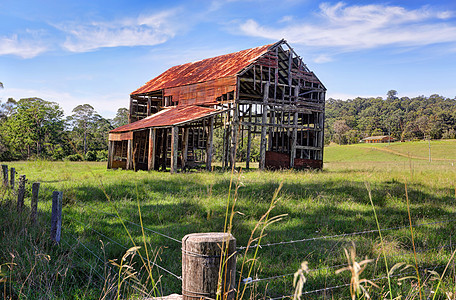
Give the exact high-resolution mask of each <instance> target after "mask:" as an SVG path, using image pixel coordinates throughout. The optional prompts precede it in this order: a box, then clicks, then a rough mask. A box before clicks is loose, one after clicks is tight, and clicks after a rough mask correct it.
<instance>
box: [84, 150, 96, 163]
mask: <svg viewBox="0 0 456 300" xmlns="http://www.w3.org/2000/svg"><path fill="white" fill-rule="evenodd" d="M85 160H87V161H96V160H97V151H95V150H90V151H87V153H86V155H85Z"/></svg>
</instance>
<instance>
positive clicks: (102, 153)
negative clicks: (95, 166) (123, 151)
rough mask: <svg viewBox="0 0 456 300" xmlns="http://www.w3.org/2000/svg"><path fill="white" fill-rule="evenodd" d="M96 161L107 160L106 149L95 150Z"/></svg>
mask: <svg viewBox="0 0 456 300" xmlns="http://www.w3.org/2000/svg"><path fill="white" fill-rule="evenodd" d="M97 161H108V150H99V151H97Z"/></svg>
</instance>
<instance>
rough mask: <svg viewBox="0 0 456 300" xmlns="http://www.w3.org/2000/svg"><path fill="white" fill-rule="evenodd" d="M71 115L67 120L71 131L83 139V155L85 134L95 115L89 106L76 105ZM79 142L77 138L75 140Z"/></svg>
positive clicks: (85, 140) (85, 149)
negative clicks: (80, 135)
mask: <svg viewBox="0 0 456 300" xmlns="http://www.w3.org/2000/svg"><path fill="white" fill-rule="evenodd" d="M72 112H73V115H71V116H69V117H68V118H67V120H68V122H69V124H70V126H71V127H72V131H73V132H74V133H77V134H76V136H75V137H78V134H82V136H83V139H82V142H83V151H84V155H85V154H86V153H87V133H88V131H89V126H90V123H93V121H94V115H95V114H96V111H95V109H94V108H93V107H92V106H91V105H90V104H82V105H78V106H76V107H75V108H74V109H73V111H72ZM77 140H79V138H77Z"/></svg>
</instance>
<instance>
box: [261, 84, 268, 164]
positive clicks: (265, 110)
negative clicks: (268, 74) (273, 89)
mask: <svg viewBox="0 0 456 300" xmlns="http://www.w3.org/2000/svg"><path fill="white" fill-rule="evenodd" d="M263 96H264V97H263V99H264V100H263V101H264V104H265V105H263V117H262V122H261V123H262V124H261V140H260V170H264V168H265V165H266V122H267V117H268V106H267V103H268V98H269V83H266V84H265V85H264V93H263Z"/></svg>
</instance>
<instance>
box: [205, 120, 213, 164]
mask: <svg viewBox="0 0 456 300" xmlns="http://www.w3.org/2000/svg"><path fill="white" fill-rule="evenodd" d="M207 129H208V130H207V141H206V170H208V171H211V168H212V149H213V134H214V117H212V118H210V119H209V125H208V127H207Z"/></svg>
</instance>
